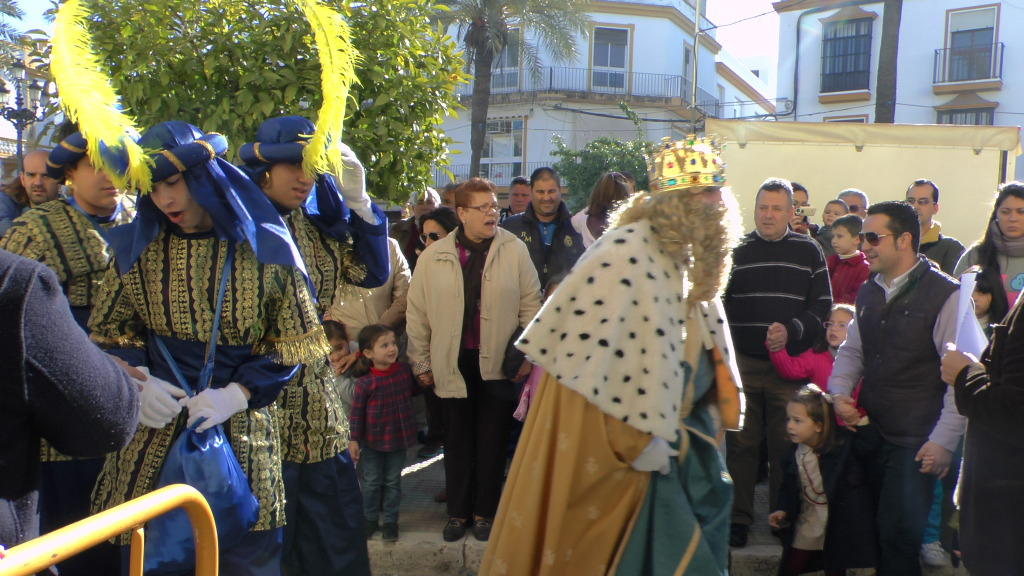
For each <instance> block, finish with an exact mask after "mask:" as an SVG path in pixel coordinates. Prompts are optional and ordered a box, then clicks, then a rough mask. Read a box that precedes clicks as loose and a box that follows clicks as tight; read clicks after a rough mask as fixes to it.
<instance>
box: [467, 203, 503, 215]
mask: <svg viewBox="0 0 1024 576" xmlns="http://www.w3.org/2000/svg"><path fill="white" fill-rule="evenodd" d="M464 208H465V209H466V210H477V211H478V212H480V213H481V214H487V213H489V212H497V211H499V210H501V208H500V207H499V206H498V205H497V204H481V205H479V206H465V207H464Z"/></svg>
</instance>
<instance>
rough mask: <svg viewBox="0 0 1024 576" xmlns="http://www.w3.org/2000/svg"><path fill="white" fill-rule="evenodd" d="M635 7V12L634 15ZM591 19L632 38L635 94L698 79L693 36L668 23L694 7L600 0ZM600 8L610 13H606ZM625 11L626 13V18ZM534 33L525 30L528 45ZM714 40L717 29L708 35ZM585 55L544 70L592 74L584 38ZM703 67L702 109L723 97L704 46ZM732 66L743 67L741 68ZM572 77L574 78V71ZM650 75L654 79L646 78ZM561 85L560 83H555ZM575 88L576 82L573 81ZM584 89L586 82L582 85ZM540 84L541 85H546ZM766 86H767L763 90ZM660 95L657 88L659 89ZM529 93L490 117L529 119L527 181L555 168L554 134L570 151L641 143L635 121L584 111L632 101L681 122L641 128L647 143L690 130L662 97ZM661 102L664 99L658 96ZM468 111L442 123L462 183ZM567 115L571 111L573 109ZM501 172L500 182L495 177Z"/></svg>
mask: <svg viewBox="0 0 1024 576" xmlns="http://www.w3.org/2000/svg"><path fill="white" fill-rule="evenodd" d="M630 5H636V8H635V10H634V9H633V8H632V7H631V6H630ZM591 6H592V11H591V13H590V14H591V19H592V20H593V22H594V25H595V26H597V27H601V26H607V27H611V28H625V29H628V30H629V32H630V39H629V50H628V54H627V62H628V71H629V72H630V73H632V79H631V82H633V83H634V88H636V85H637V84H640V83H645V82H646V83H649V84H648V85H651V86H657V85H661V84H664V85H665V87H666V88H665V92H664V95H669V94H671V95H675V96H676V97H678V95H679V94H680V92H682V91H681V90H680V84H681V82H680V80H681V78H682V77H683V75H684V71H686V72H687V74H686V75H687V76H689V77H692V76H693V65H692V63H691V64H690V65H689V66H684V54H685V50H684V46H689V47H691V48H692V44H693V43H692V40H693V30H692V29H684V28H683V27H681V26H680V25H679V23H678V20H679V18H678V15H677V18H676V19H672V18H668V17H665V14H666V13H667V12H666V9H670V10H675V11H677V12H678V14H679V15H682V16H685V17H686V18H689V19H691V21H692V19H693V17H694V10H693V7H692V6H691V4H690V3H688V2H685V1H684V0H615V1H614V2H608V1H604V0H596V1H594V2H592V4H591ZM602 7H604V8H605V10H603V11H602ZM623 12H627V13H623ZM701 27H702V28H709V27H710V23H709V22H708V21H707V20H706V19H704V18H702V19H701ZM450 33H451V34H452V36H453V37H458V34H457V31H456V30H451V31H450ZM530 34H531V33H530V31H529V30H527V31H526V35H527V38H528V39H530ZM710 35H711V37H712V38H713V30H712V31H711V33H710ZM578 40H579V46H580V51H579V56H578V58H576V60H575V61H573V62H567V63H566V62H561V63H556V62H554V61H553V59H552V57H551V55H550V54H545V55H544V57H543V64H542V65H543V66H545V67H554V68H557V69H558V70H556V71H555V72H554V73H555V74H556V75H557V74H559V73H562V71H564V70H567V69H576V70H584V69H588V68H592V66H591V63H592V62H593V60H592V51H593V39H592V38H583V37H581V38H579V39H578ZM698 59H699V62H698V65H697V71H696V72H697V73H696V76H697V86H698V88H700V89H701V90H702V91H703V93H704V95H702V96H698V104H704V103H705V102H707V101H708V98H709V97H710V98H716V97H718V96H719V91H718V86H719V84H722V81H721V79H720V78H719V76H718V73H717V71H716V68H715V54H714V53H713V52H712V51H711V50H709V48H708V47H707V46H706V45H704V44H701V45H700V48H699V51H698ZM734 66H736V67H742V64H740V63H739V62H738V61H735V62H734ZM567 73H570V74H572V73H575V72H573V71H569V72H567ZM647 75H650V76H647ZM528 76H529V74H528V72H525V71H524V72H523V73H522V76H521V77H522V79H523V80H522V85H521V86H522V87H523V88H524V89H525V88H527V87H529V88H531V89H534V88H535V87H536V86H537V85H536V84H535V83H533V82H532V81H531V80H530V79H529V78H528ZM746 77H749V80H750V81H752V82H754V83H758V82H759V81H758V79H757V78H755V77H753V76H752V75H750V74H749V72H747V73H746V76H745V78H746ZM556 84H557V82H556ZM570 84H571V82H570ZM584 84H585V82H584ZM544 85H545V84H541V85H540V86H544ZM762 86H763V84H762ZM725 87H726V96H728V97H729V98H730V99H732V100H736V99H740V100H750V98H749V97H746V96H743V95H740V93H739V91H738V89H737V88H736V87H735V86H733V85H731V84H728V83H725ZM653 90H654V92H657V88H653ZM523 91H531V90H519V89H517V87H515V86H513V87H512V88H511V89H508V90H505V91H504V92H505V95H507V98H505V100H506V102H507V103H502V102H500V99H499V102H495V99H494V98H492V102H491V104H490V106H489V110H488V119H489V120H495V119H515V118H519V119H525V120H524V122H523V126H524V132H523V148H522V152H523V156H522V160H521V162H522V164H523V166H522V168H521V170H522V171H523V172H524V173H525V174H526V175H528V174H529V172H530V171H531V170H532V169H533V168H536V167H538V166H541V165H546V164H550V163H551V162H552V161H553V160H554V158H552V156H551V151H552V150H554V149H555V145H554V144H553V142H552V137H553V136H554V135H556V134H557V135H560V136H562V138H563V139H564V141H565V142H566V144H567V145H568V146H570V147H572V148H581V147H582V146H583V145H585V144H586V143H587V142H589V141H591V140H593V139H595V138H597V137H599V136H615V137H618V138H620V139H622V140H629V139H632V138H634V137H636V134H637V132H636V128H635V127H634V126H633V124H632V122H630V121H628V120H625V119H618V118H609V117H600V116H593V115H587V114H583V113H579V112H576V111H574V110H585V111H588V112H596V113H598V114H606V115H609V116H613V117H621V116H622V111H621V110H620V109H619V106H618V102H619V100H626V101H627V102H629V103H630V106H631V108H632V109H633V110H634V111H635V112H636V113H637V114H638V115H639V116H640V117H641V118H652V119H674V118H679V123H678V124H674V123H669V122H643V129H644V137H645V138H647V139H649V140H654V141H657V140H660V139H661V138H662V137H665V136H668V137H674V138H678V137H682V136H683V135H685V134H686V133H687V132H688V131H689V129H688V126H687V124H686V122H685V120H684V119H683V118H681V117H680V116H679V114H677V112H680V113H681V111H682V110H683V109H684V108H685V106H686V104H685V102H683V103H682V105H680V103H679V102H678V101H677V102H675V104H674V105H672V106H670V102H669V100H668V99H665V98H661V99H660V101H659V99H657V98H629V97H623V98H619V97H614V96H612V97H608V98H604V99H594V98H586V97H584V98H582V99H581V97H580V94H575V93H572V92H571V91H570V90H564V89H563V90H552V91H550V92H545V93H540V91H537V90H532V93H530V94H527V95H525V96H524V95H523V94H519V93H520V92H523ZM460 93H463V94H468V93H469V90H468V89H465V88H464V89H462V90H460ZM652 95H655V96H660V95H661V94H652ZM689 98H690V92H689V90H686V97H685V100H689ZM464 104H465V105H466V106H467V109H466V110H463V111H461V112H460V113H459V116H458V118H451V117H450V118H448V119H446V120H445V122H444V123H443V124H442V128H443V129H444V130H445V132H446V134H447V135H448V136H449V137H450V138H452V139H453V140H454V143H453V144H452V150H453V152H455V153H454V154H453V155H452V156H451V164H452V167H451V168H449V169H450V170H452V171H453V173H454V176H456V177H457V178H464V177H466V176H467V175H468V165H469V162H470V145H469V141H470V128H469V119H470V110H469V109H468V106H469V100H468V98H466V99H465V100H464ZM567 109H568V110H567ZM747 112H750V113H753V111H752V107H751V106H746V107H745V108H744V113H747ZM507 168H508V167H507V166H505V167H501V169H500V170H498V171H497V172H495V171H491V172H489V173H488V175H489V176H490V177H491V178H492V179H493V180H494V181H495V182H496V183H497V184H499V185H505V184H507V181H508V180H509V179H511V174H507V173H506V172H508V170H507ZM498 173H500V174H501V176H500V177H499V176H497V174H498ZM447 178H448V177H447V175H444V174H443V173H439V171H435V179H436V183H438V184H442V183H443V181H445V180H447Z"/></svg>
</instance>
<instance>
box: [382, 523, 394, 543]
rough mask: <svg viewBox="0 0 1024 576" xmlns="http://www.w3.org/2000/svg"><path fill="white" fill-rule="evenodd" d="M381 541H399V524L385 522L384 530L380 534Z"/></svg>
mask: <svg viewBox="0 0 1024 576" xmlns="http://www.w3.org/2000/svg"><path fill="white" fill-rule="evenodd" d="M380 539H381V540H383V541H385V542H394V541H396V540H398V522H385V523H384V529H383V530H381V533H380Z"/></svg>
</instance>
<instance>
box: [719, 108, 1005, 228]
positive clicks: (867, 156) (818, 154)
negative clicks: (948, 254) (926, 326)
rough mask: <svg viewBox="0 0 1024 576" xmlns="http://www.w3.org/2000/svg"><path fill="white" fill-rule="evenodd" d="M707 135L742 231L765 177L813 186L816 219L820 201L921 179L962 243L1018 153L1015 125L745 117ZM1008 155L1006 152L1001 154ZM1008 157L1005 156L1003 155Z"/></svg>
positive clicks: (872, 194)
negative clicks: (715, 144)
mask: <svg viewBox="0 0 1024 576" xmlns="http://www.w3.org/2000/svg"><path fill="white" fill-rule="evenodd" d="M706 133H707V134H716V135H718V136H720V137H721V138H722V139H723V140H724V141H725V143H726V148H725V150H724V151H723V156H724V159H725V162H726V178H727V180H728V182H729V185H730V186H731V187H732V190H733V192H734V193H735V194H736V196H737V197H738V199H739V202H740V207H741V208H742V210H743V215H744V224H745V227H746V229H747V230H750V229H752V228H753V225H754V224H753V219H752V217H751V214H752V212H753V206H754V195H755V193H756V191H757V188H758V186H759V185H760V184H761V182H762V181H764V180H765V179H766V178H768V177H771V176H777V177H782V178H786V179H789V180H794V181H797V182H800V183H801V184H803V185H804V186H806V187H807V189H808V190H810V193H811V205H812V206H814V207H816V208H817V209H818V213H817V214H816V215H815V216H813V217H811V221H813V222H814V223H816V224H820V223H821V211H822V208H823V207H824V205H825V202H826V201H828V200H829V199H832V198H835V197H836V195H837V194H838V193H839V192H840V191H842V190H843V189H846V188H859V189H861V190H863V191H864V192H865V193H867V195H868V197H869V198H870V200H871V201H872V202H877V201H881V200H897V199H903V198H904V194H905V191H906V189H907V186H908V185H909V184H910V183H911V182H913V181H914V180H916V179H918V178H927V179H930V180H932V181H934V182H935V183H936V184H937V185H938V187H939V190H940V198H939V200H940V201H939V207H940V210H939V213H938V214H937V215H936V216H935V219H936V220H939V221H941V222H942V227H943V233H945V234H947V235H950V236H953V237H955V238H957V239H959V240H960V241H961V242H963V243H964V244H965V245H966V244H970V243H971V242H973V241H974V240H976V239H977V238H978V237H979V236H980V235H981V233H982V231H983V229H984V227H985V222H986V220H987V218H988V215H989V213H990V211H991V199H992V194H993V192H994V191H995V188H996V186H997V185H998V184H999V182H1000V176H1001V174H1002V171H1003V170H1004V164H1005V171H1006V172H1005V179H1006V180H1012V179H1013V177H1014V164H1015V158H1016V156H1017V155H1019V154H1020V153H1021V143H1020V134H1019V128H1017V127H1014V126H1009V127H1007V126H918V125H891V124H854V123H839V122H833V123H825V122H822V123H809V122H806V123H805V122H748V121H739V120H711V119H709V120H708V121H707V124H706ZM1004 153H1005V154H1004ZM1004 157H1005V158H1004Z"/></svg>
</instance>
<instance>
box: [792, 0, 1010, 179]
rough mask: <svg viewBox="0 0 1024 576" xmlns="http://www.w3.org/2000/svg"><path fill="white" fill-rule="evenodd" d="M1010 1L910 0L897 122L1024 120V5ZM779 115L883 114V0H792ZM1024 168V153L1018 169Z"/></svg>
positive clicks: (848, 117) (852, 117)
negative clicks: (1021, 29)
mask: <svg viewBox="0 0 1024 576" xmlns="http://www.w3.org/2000/svg"><path fill="white" fill-rule="evenodd" d="M1005 4H1006V3H1004V2H985V1H978V0H904V2H903V9H902V14H901V24H900V30H899V47H898V51H897V55H898V56H897V68H896V70H897V72H896V80H897V81H896V99H895V122H896V123H898V124H963V125H996V126H1017V125H1019V124H1020V123H1021V119H1022V118H1024V68H1021V67H1020V63H1021V62H1024V44H1022V43H1019V42H1014V41H1013V40H1012V36H1011V35H1010V31H1012V30H1014V29H1017V25H1018V24H1024V11H1022V10H1021V9H1020V8H1019V7H1017V6H1011V5H1005ZM773 6H774V8H775V10H776V12H778V14H779V16H780V22H779V67H778V86H777V95H778V99H779V100H778V101H779V106H778V107H779V114H778V115H777V117H778V119H780V120H798V121H801V122H866V123H870V122H874V120H875V104H876V96H877V78H876V76H877V72H878V63H879V57H880V55H881V42H882V24H883V20H884V17H885V11H884V4H883V2H878V1H876V2H864V1H850V0H785V1H782V2H775V3H774V4H773ZM1022 169H1024V157H1019V158H1018V160H1017V166H1016V170H1017V172H1018V173H1021V170H1022Z"/></svg>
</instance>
